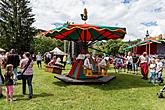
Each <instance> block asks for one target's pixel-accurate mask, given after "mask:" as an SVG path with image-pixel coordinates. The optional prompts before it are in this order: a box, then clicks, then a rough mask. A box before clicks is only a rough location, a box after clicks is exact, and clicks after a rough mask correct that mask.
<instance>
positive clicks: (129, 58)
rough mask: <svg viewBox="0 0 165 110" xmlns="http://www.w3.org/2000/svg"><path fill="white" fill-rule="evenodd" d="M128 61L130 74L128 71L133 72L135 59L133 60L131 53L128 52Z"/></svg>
mask: <svg viewBox="0 0 165 110" xmlns="http://www.w3.org/2000/svg"><path fill="white" fill-rule="evenodd" d="M126 60H127V61H126V64H127V73H128V71H132V64H133V59H132V55H131V52H128V56H127V58H126Z"/></svg>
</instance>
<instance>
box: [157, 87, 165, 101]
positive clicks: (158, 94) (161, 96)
mask: <svg viewBox="0 0 165 110" xmlns="http://www.w3.org/2000/svg"><path fill="white" fill-rule="evenodd" d="M163 92H165V85H164V86H163V88H162V89H161V90H160V92H158V93H157V96H158V98H164V97H163Z"/></svg>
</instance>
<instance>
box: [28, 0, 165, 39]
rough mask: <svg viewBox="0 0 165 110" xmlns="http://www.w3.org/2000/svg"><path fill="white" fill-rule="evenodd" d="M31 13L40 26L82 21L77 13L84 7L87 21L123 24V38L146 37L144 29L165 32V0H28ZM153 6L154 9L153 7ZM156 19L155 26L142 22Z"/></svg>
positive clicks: (42, 27) (109, 24)
mask: <svg viewBox="0 0 165 110" xmlns="http://www.w3.org/2000/svg"><path fill="white" fill-rule="evenodd" d="M30 1H31V5H32V8H33V13H34V14H36V16H35V18H36V22H35V23H34V26H36V27H37V28H41V29H46V30H49V29H52V28H54V26H53V25H51V24H52V23H56V22H59V23H64V22H66V21H71V22H75V23H83V21H82V20H81V19H80V13H82V12H83V9H84V7H86V8H87V9H88V14H89V19H88V21H87V23H89V24H98V25H108V26H116V25H117V26H125V27H126V28H127V33H128V34H127V35H126V37H125V40H133V39H137V38H143V37H145V34H146V30H149V33H150V35H151V36H156V35H159V34H162V33H165V28H164V26H165V7H164V6H165V1H164V0H149V1H147V0H130V2H129V3H126V4H123V0H30ZM83 3H85V5H84V4H83ZM155 10H156V11H155ZM155 21H156V22H157V24H158V25H157V26H150V27H147V26H145V25H143V24H142V23H145V22H155Z"/></svg>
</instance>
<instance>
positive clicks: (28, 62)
mask: <svg viewBox="0 0 165 110" xmlns="http://www.w3.org/2000/svg"><path fill="white" fill-rule="evenodd" d="M24 57H25V58H24V59H22V60H21V62H20V69H21V72H22V94H23V96H24V95H25V94H26V81H27V83H28V88H29V99H31V98H32V96H33V87H32V78H33V60H32V59H31V55H30V53H29V52H26V53H25V56H24Z"/></svg>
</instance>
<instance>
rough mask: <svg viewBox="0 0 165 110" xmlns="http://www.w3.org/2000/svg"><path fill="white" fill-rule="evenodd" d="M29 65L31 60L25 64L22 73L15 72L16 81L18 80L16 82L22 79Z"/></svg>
mask: <svg viewBox="0 0 165 110" xmlns="http://www.w3.org/2000/svg"><path fill="white" fill-rule="evenodd" d="M30 63H31V59H29V61H28V62H27V64H26V65H25V67H24V70H23V71H22V72H21V71H19V72H17V79H18V80H22V78H23V73H24V72H25V71H26V69H27V68H28V66H29V65H30Z"/></svg>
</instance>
